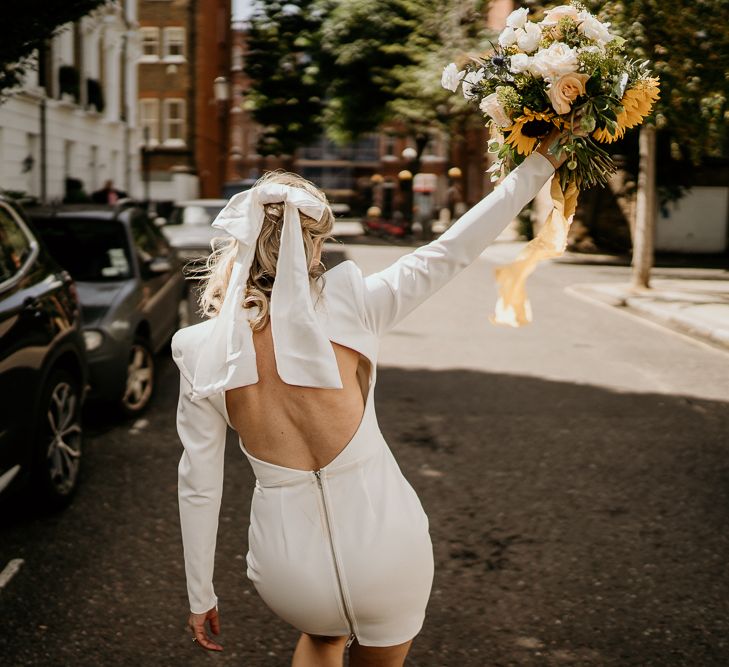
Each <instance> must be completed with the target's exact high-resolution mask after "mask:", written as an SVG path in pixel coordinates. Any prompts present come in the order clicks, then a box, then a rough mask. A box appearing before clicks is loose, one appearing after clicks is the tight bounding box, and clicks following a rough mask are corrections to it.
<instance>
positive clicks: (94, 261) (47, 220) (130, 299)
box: [31, 204, 185, 416]
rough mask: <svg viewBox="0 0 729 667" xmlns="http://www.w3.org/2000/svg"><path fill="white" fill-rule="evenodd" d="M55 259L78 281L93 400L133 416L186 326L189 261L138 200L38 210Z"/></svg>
mask: <svg viewBox="0 0 729 667" xmlns="http://www.w3.org/2000/svg"><path fill="white" fill-rule="evenodd" d="M31 216H32V219H33V222H34V223H35V225H36V227H37V229H38V231H39V232H40V234H41V235H42V237H43V240H44V241H45V243H46V244H47V246H48V248H49V249H50V251H51V254H52V255H53V256H54V257H55V259H56V260H57V261H58V262H59V263H60V264H61V265H62V266H63V267H64V268H66V269H67V270H68V272H69V273H70V274H71V276H72V277H73V278H74V280H75V281H76V284H77V286H78V292H79V296H80V300H81V307H82V317H83V336H84V340H85V343H86V351H87V357H88V363H89V373H90V384H91V391H90V394H89V399H90V400H99V401H104V402H109V403H114V404H117V405H118V406H119V408H120V409H121V411H122V412H123V413H124V414H125V415H127V416H135V415H137V414H139V413H141V412H142V411H143V410H144V409H145V408H146V407H147V405H148V404H149V401H150V399H151V398H152V393H153V391H154V383H155V375H156V374H155V354H156V353H157V352H158V351H159V350H160V349H161V348H162V347H164V346H165V345H167V343H168V342H169V340H170V338H171V337H172V335H173V334H174V332H175V331H176V330H177V328H178V326H179V318H180V307H181V304H182V303H183V299H184V297H185V280H184V277H183V275H182V264H181V262H180V260H179V259H178V257H177V255H176V253H175V251H174V250H173V249H172V248H171V247H170V244H169V243H168V242H167V240H166V239H165V237H164V235H163V234H162V232H160V230H159V229H158V228H157V227H156V226H155V225H154V224H153V223H152V221H151V220H150V219H149V217H148V216H147V214H146V212H145V211H144V210H143V209H142V208H140V207H138V206H136V205H129V204H127V205H123V206H116V207H109V206H106V207H105V206H95V207H91V208H89V207H81V208H79V207H77V208H66V209H61V210H36V211H31Z"/></svg>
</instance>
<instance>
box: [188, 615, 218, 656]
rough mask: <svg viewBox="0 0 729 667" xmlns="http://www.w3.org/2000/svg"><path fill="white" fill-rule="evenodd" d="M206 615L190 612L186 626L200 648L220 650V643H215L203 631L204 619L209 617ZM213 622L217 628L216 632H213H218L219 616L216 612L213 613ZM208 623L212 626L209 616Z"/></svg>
mask: <svg viewBox="0 0 729 667" xmlns="http://www.w3.org/2000/svg"><path fill="white" fill-rule="evenodd" d="M209 617H210V616H209V614H208V615H202V614H190V619H189V621H188V627H189V628H190V630H191V631H192V633H193V635H194V637H195V639H196V641H195V643H196V644H199V645H200V646H201V647H202V648H204V649H206V650H208V651H222V650H223V647H222V646H221V645H220V644H217V643H215V642H214V641H213V640H212V639H210V637H209V636H208V634H207V632H206V631H205V620H206V619H207V618H209ZM215 619H216V620H215V624H216V627H217V629H218V632H215V630H213V632H215V634H218V633H219V632H220V618H219V617H218V615H217V612H216V614H215ZM210 625H211V627H212V625H213V621H212V618H211V621H210Z"/></svg>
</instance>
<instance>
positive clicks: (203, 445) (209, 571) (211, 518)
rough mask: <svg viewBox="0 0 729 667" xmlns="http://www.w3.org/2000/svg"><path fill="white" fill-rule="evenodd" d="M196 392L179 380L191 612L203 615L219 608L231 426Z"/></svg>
mask: <svg viewBox="0 0 729 667" xmlns="http://www.w3.org/2000/svg"><path fill="white" fill-rule="evenodd" d="M191 389H192V388H191V385H190V382H189V380H188V379H187V378H186V377H185V375H183V374H180V397H179V402H178V406H177V432H178V434H179V436H180V440H181V441H182V445H183V447H184V451H183V453H182V457H181V458H180V463H179V465H178V468H177V473H178V476H177V494H178V501H179V509H180V527H181V529H182V544H183V549H184V557H185V575H186V577H187V593H188V597H189V601H190V611H192V612H193V613H198V614H202V613H204V612H206V611H208V610H209V609H212V608H213V607H215V606H216V605H217V603H218V598H217V596H216V595H215V591H214V589H213V569H214V566H215V545H216V540H217V534H218V516H219V512H220V501H221V498H222V495H223V459H224V453H225V435H226V423H225V419H224V418H223V416H222V415H221V414H220V413H219V412H218V411H217V410H216V409H215V407H214V406H213V404H212V403H211V402H210V401H209V400H208V399H207V398H204V399H202V400H199V401H192V400H191V399H190V393H191Z"/></svg>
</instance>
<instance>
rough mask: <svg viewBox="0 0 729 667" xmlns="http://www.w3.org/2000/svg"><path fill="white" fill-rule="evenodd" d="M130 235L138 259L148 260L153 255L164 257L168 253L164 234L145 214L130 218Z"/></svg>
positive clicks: (152, 257) (153, 256)
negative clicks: (132, 238)
mask: <svg viewBox="0 0 729 667" xmlns="http://www.w3.org/2000/svg"><path fill="white" fill-rule="evenodd" d="M132 236H133V237H134V245H135V246H136V249H137V253H138V255H139V259H140V260H141V261H142V262H148V261H150V260H152V259H154V258H155V257H166V256H167V255H169V246H168V245H167V242H166V241H165V239H164V236H162V234H161V233H160V232H159V231H158V230H157V228H156V227H155V226H154V225H153V224H152V223H151V222H150V221H149V220H148V219H147V217H146V216H145V215H138V216H134V217H133V218H132Z"/></svg>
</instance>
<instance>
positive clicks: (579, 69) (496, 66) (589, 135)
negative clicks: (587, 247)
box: [441, 2, 659, 326]
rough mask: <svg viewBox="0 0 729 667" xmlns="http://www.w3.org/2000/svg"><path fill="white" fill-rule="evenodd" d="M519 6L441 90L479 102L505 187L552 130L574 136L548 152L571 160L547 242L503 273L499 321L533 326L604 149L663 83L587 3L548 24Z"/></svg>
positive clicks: (453, 69)
mask: <svg viewBox="0 0 729 667" xmlns="http://www.w3.org/2000/svg"><path fill="white" fill-rule="evenodd" d="M528 14H529V10H528V9H526V8H522V9H517V10H516V11H514V12H512V13H511V14H510V15H509V17H508V18H507V20H506V27H505V28H504V30H503V31H502V32H501V34H500V35H499V39H498V44H497V45H493V49H492V51H491V52H490V53H488V54H486V55H483V56H480V57H471V58H470V59H469V61H468V62H467V63H465V65H464V66H463V68H462V69H459V68H458V67H457V66H456V64H455V63H451V64H450V65H448V66H447V67H445V69H444V70H443V76H442V79H441V83H442V85H443V87H444V88H447V89H448V90H451V91H453V92H456V90H457V89H458V86H459V85H460V87H461V91H462V93H463V95H464V97H465V98H466V99H467V100H470V101H473V102H474V103H477V104H478V106H479V108H480V110H481V111H482V112H483V114H484V116H485V117H486V119H487V123H488V124H489V125H490V126H491V127H492V128H493V129H494V130H495V131H496V134H497V137H498V139H497V140H495V141H492V142H491V143H490V144H489V150H490V152H492V153H494V154H495V155H496V161H495V162H494V164H493V166H492V167H491V168H490V169H489V171H490V172H491V173H492V176H491V178H492V180H498V179H499V178H500V177H501V176H503V175H504V174H505V173H507V172H508V170H509V168H510V167H511V165H513V164H519V163H520V162H521V161H522V160H523V159H524V158H525V157H526V156H527V155H529V153H531V152H532V151H533V150H534V148H535V146H536V145H537V142H538V141H539V139H540V138H542V137H545V136H546V135H548V134H549V132H550V131H551V129H552V128H554V127H556V128H558V129H559V130H562V131H566V133H565V135H564V136H563V138H562V139H561V140H560V141H559V142H555V144H554V145H553V146H550V148H549V150H550V152H551V153H553V154H554V155H555V156H557V157H561V156H562V155H563V154H566V158H567V159H566V161H565V163H564V164H563V165H562V166H561V167H560V168H559V169H558V170H557V173H556V177H555V178H554V179H553V180H552V186H551V193H552V198H553V204H554V208H553V211H552V213H551V214H550V217H549V218H548V220H547V222H546V223H545V225H544V226H543V227H542V230H541V231H540V233H539V235H538V236H537V237H536V238H535V239H533V240H532V241H530V243H529V244H528V245H527V246H526V248H525V249H524V251H523V252H522V253H521V254H520V255H519V257H517V260H516V261H515V262H513V263H512V264H510V265H507V266H505V267H499V268H497V270H496V277H497V282H498V283H499V288H500V289H499V301H498V302H497V306H496V313H495V316H492V318H491V321H492V322H493V323H495V324H507V325H510V326H521V325H523V324H526V323H528V322H530V321H531V308H530V305H529V301H528V300H527V298H526V295H525V292H524V282H525V281H526V278H527V276H528V275H529V273H531V271H533V270H534V268H535V267H536V263H537V262H538V261H539V260H540V259H545V258H547V257H556V256H559V255H560V254H561V253H562V252H563V251H564V248H565V246H566V243H567V232H568V231H569V225H570V224H571V218H572V216H573V214H574V211H575V207H576V204H577V195H578V194H579V192H580V191H581V190H584V189H586V188H589V187H592V186H594V185H601V186H604V185H605V184H606V183H607V182H608V180H609V179H610V177H611V176H612V174H613V173H614V172H615V169H616V167H615V163H614V162H613V160H612V159H611V157H610V155H609V154H608V153H607V152H606V151H605V150H604V148H602V147H601V145H600V144H604V143H610V142H613V141H616V140H617V139H620V138H621V137H622V136H623V135H624V134H625V131H626V130H627V129H628V128H631V127H635V126H637V125H639V124H640V123H641V122H642V121H643V119H644V118H645V117H646V116H647V115H648V114H649V113H650V111H651V109H652V107H653V105H654V103H655V101H656V100H657V99H658V96H659V92H658V79H657V78H656V77H653V76H651V73H650V71H649V70H648V68H647V65H648V63H647V61H644V62H638V61H635V60H630V59H629V58H628V57H627V56H626V55H625V53H624V50H625V40H624V39H623V38H621V37H619V36H617V35H613V34H612V33H611V32H610V30H609V24H606V23H602V22H601V21H600V20H598V19H597V18H596V17H595V16H594V15H593V14H591V13H590V12H588V11H587V10H586V9H585V8H584V6H582V5H581V4H580V3H579V2H573V3H572V4H569V5H561V6H559V7H555V8H553V9H549V10H547V11H546V12H545V13H544V16H543V18H542V20H541V21H538V22H535V21H530V20H529V19H528Z"/></svg>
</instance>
